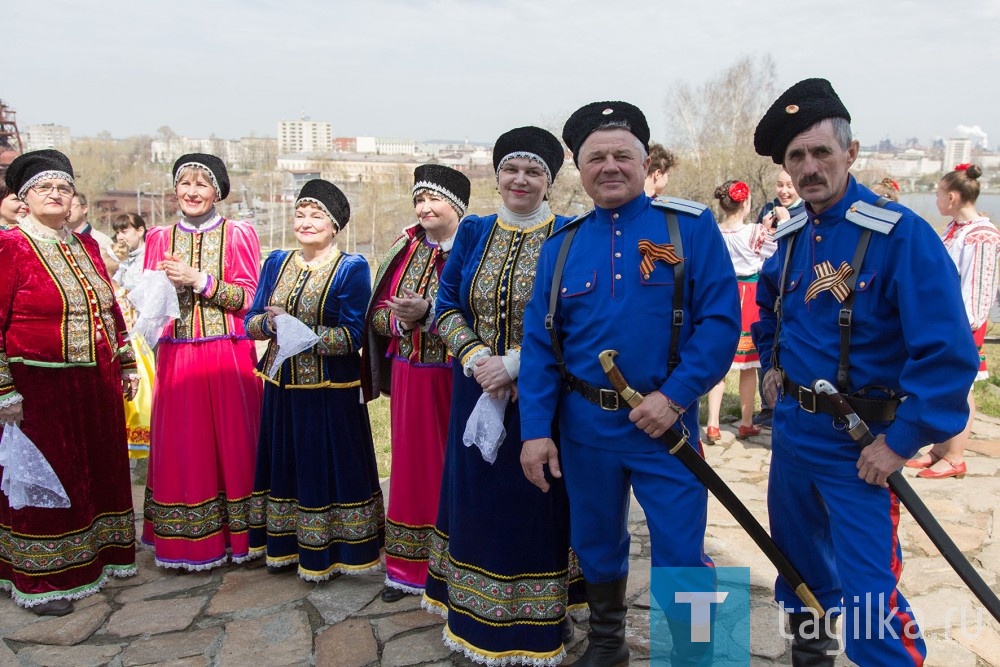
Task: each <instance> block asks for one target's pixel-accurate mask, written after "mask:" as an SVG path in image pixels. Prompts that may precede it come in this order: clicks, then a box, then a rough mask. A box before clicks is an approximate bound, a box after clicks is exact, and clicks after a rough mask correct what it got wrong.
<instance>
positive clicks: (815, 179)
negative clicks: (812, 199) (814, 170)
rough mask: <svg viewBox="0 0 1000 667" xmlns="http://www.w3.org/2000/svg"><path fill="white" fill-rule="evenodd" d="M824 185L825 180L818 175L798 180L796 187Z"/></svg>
mask: <svg viewBox="0 0 1000 667" xmlns="http://www.w3.org/2000/svg"><path fill="white" fill-rule="evenodd" d="M825 183H826V180H825V179H824V178H823V177H822V176H820V175H819V174H815V175H813V176H806V177H805V178H803V179H802V180H800V181H799V185H798V187H799V188H804V187H805V186H807V185H824V184H825Z"/></svg>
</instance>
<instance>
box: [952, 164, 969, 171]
mask: <svg viewBox="0 0 1000 667" xmlns="http://www.w3.org/2000/svg"><path fill="white" fill-rule="evenodd" d="M971 166H972V165H971V164H970V163H968V162H963V163H962V164H956V165H955V171H966V170H967V169H968V168H969V167H971Z"/></svg>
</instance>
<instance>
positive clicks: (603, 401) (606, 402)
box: [598, 389, 621, 412]
mask: <svg viewBox="0 0 1000 667" xmlns="http://www.w3.org/2000/svg"><path fill="white" fill-rule="evenodd" d="M598 393H599V396H600V400H598V405H600V406H601V410H607V411H608V412H614V411H616V410H618V409H619V408H620V407H621V406H620V404H619V402H618V392H617V391H615V390H614V389H599V390H598Z"/></svg>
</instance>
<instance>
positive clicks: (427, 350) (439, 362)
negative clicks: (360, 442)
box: [362, 164, 471, 602]
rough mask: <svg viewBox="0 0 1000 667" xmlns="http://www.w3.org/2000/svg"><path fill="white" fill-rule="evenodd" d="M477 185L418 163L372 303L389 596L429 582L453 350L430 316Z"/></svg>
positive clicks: (367, 368) (368, 347)
mask: <svg viewBox="0 0 1000 667" xmlns="http://www.w3.org/2000/svg"><path fill="white" fill-rule="evenodd" d="M470 189H471V184H470V183H469V179H468V178H467V177H466V176H465V174H462V173H461V172H458V171H456V170H454V169H451V168H449V167H445V166H443V165H437V164H425V165H421V166H419V167H417V168H416V169H415V170H414V172H413V190H412V196H413V206H414V209H415V211H416V214H417V224H415V225H411V226H410V227H407V228H406V229H404V230H403V233H402V235H400V237H399V238H398V239H396V241H395V243H393V244H392V247H391V248H390V249H389V253H388V255H387V256H386V258H385V259H384V260H383V261H382V264H381V266H379V270H378V275H377V276H376V278H375V290H374V292H373V297H372V301H371V304H370V305H369V306H368V316H367V317H366V326H365V339H366V340H365V342H364V344H363V347H362V349H363V350H365V354H366V357H367V363H366V364H364V367H363V378H364V379H363V386H364V388H365V396H366V398H367V399H368V400H371V399H372V398H374V397H376V396H378V394H379V392H380V391H382V392H385V393H386V394H389V395H391V396H392V399H391V400H392V402H391V404H390V418H391V421H392V472H391V474H390V477H389V511H388V513H387V515H386V536H385V537H386V539H385V565H386V576H385V588H384V589H383V590H382V600H384V601H385V602H395V601H397V600H400V599H402V598H403V597H404V596H405V595H406V594H407V593H410V594H413V595H420V594H422V593H423V592H424V586H425V584H426V582H427V562H428V558H429V557H430V547H431V536H432V535H433V534H434V521H435V520H436V519H437V512H438V496H440V494H441V473H442V470H443V469H444V452H445V445H446V443H447V440H448V418H449V413H450V410H449V406H450V405H451V385H452V371H451V364H452V358H451V355H450V354H449V353H448V348H447V346H446V345H445V343H444V341H443V340H442V339H441V338H440V337H439V336H438V333H437V329H436V328H435V327H432V326H431V323H432V322H433V321H434V299H435V298H436V297H437V291H438V278H439V277H440V276H441V270H442V269H443V268H444V263H445V260H446V259H447V258H448V253H449V251H450V250H451V245H452V242H453V241H454V238H455V232H456V230H457V229H458V221H459V219H460V218H461V217H462V216H463V215H465V209H466V208H467V207H468V205H469V194H470Z"/></svg>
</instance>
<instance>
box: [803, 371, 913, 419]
mask: <svg viewBox="0 0 1000 667" xmlns="http://www.w3.org/2000/svg"><path fill="white" fill-rule="evenodd" d="M784 387H785V394H786V395H787V396H791V397H792V398H794V399H795V401H796V402H797V403H798V404H799V406H800V407H801V408H802V409H803V410H805V411H806V412H822V413H824V414H828V415H835V414H837V413H836V411H835V410H834V409H833V404H831V403H830V397H829V396H827V395H826V394H817V393H816V392H814V391H813V390H812V389H810V388H809V387H803V386H802V385H799V384H795V383H794V382H792V381H791V380H789V379H787V378H786V379H785V382H784ZM842 396H844V398H845V399H847V403H848V404H849V405H850V406H851V407H852V408H854V412H855V413H857V415H858V416H859V417H861V419H863V420H864V421H866V422H891V421H892V420H893V419H895V418H896V408H897V407H899V403H900V400H899V399H898V398H860V397H858V396H848V395H846V394H842Z"/></svg>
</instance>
